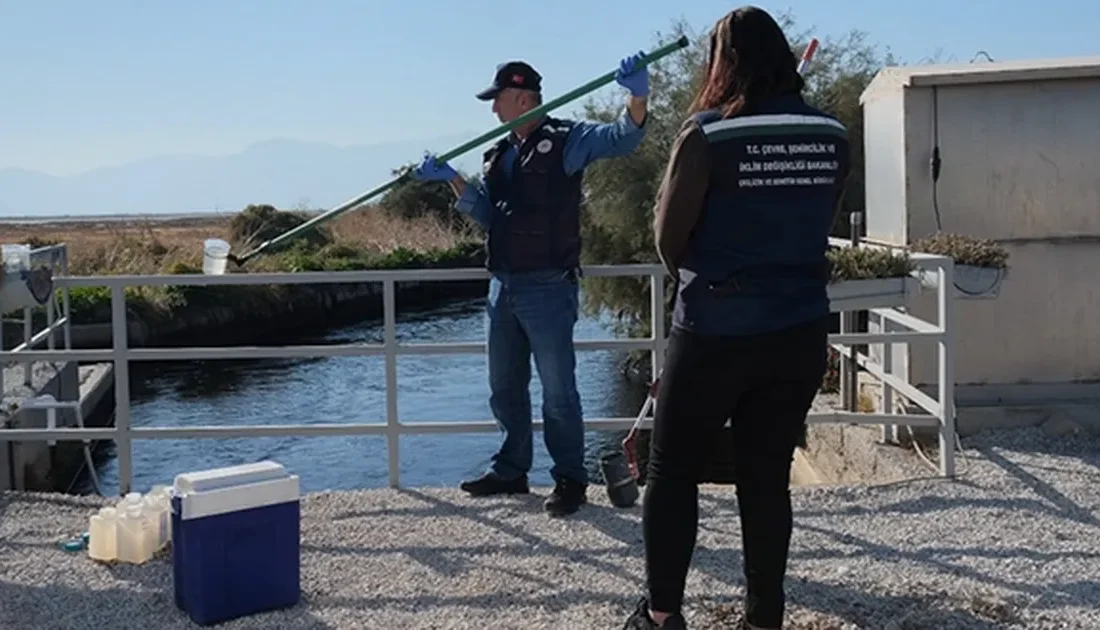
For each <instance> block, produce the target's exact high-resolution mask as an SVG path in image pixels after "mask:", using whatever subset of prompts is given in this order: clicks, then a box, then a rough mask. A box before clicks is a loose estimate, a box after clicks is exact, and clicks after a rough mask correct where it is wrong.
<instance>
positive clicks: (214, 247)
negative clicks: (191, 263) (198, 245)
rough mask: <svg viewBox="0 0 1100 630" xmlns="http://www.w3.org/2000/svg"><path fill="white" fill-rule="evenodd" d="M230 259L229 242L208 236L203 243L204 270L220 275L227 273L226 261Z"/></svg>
mask: <svg viewBox="0 0 1100 630" xmlns="http://www.w3.org/2000/svg"><path fill="white" fill-rule="evenodd" d="M228 260H229V243H226V242H225V241H223V240H221V239H220V238H208V239H206V240H205V241H204V242H203V244H202V272H203V273H205V274H207V275H212V276H220V275H221V274H223V273H225V265H226V261H228Z"/></svg>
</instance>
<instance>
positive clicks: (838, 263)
mask: <svg viewBox="0 0 1100 630" xmlns="http://www.w3.org/2000/svg"><path fill="white" fill-rule="evenodd" d="M826 258H828V260H829V281H830V282H843V281H845V280H869V279H872V278H901V277H905V276H908V275H909V274H910V273H911V272H912V271H913V270H914V269H915V265H914V264H913V261H912V260H911V259H910V258H909V256H908V255H907V254H905V253H897V252H893V251H891V250H888V249H879V248H874V247H854V248H853V247H834V248H830V249H829V251H828V253H827V255H826Z"/></svg>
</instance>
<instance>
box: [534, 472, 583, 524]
mask: <svg viewBox="0 0 1100 630" xmlns="http://www.w3.org/2000/svg"><path fill="white" fill-rule="evenodd" d="M587 490H588V484H584V483H581V482H579V481H573V480H572V479H561V480H559V481H558V482H557V483H556V484H554V491H553V492H551V493H550V496H549V497H547V498H546V502H545V503H543V507H545V508H546V511H547V512H549V513H550V516H567V515H569V514H572V513H573V512H576V511H577V510H579V509H580V507H581V505H583V504H585V503H587V502H588V494H587Z"/></svg>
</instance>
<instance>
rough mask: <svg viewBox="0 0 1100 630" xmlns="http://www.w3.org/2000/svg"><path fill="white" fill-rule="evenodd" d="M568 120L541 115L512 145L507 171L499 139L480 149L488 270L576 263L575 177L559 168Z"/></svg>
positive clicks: (577, 208)
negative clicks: (487, 207) (489, 207)
mask: <svg viewBox="0 0 1100 630" xmlns="http://www.w3.org/2000/svg"><path fill="white" fill-rule="evenodd" d="M572 128H573V122H572V121H568V120H560V119H557V118H550V117H547V118H546V119H545V120H544V121H543V122H542V124H540V125H539V126H538V127H536V128H535V129H534V130H533V131H532V132H531V134H530V135H529V136H528V137H527V138H525V139H524V141H523V143H522V144H521V145H520V146H519V148H518V150H517V152H516V153H517V155H516V159H515V161H514V162H513V165H512V172H511V173H506V172H504V170H503V166H502V165H501V164H500V159H501V156H502V155H503V154H504V152H505V150H506V149H507V148H508V147H509V143H510V142H511V140H510V139H509V138H502V139H501V140H500V141H498V142H497V143H496V144H495V145H493V146H492V147H491V148H490V149H489V150H488V151H486V152H485V154H484V159H483V177H484V181H485V188H486V190H487V191H488V193H489V200H490V202H491V203H492V204H493V207H494V214H493V221H492V223H491V224H490V228H489V234H488V238H487V239H486V240H487V244H486V254H487V255H486V261H485V264H486V266H487V267H488V268H489V269H490V270H491V271H502V272H510V273H520V272H527V271H546V270H559V269H562V270H567V269H574V268H576V267H578V266H579V265H580V251H581V234H580V231H581V227H580V207H581V180H582V178H583V177H584V173H583V171H578V172H577V173H575V174H574V175H568V174H566V172H565V166H564V162H563V157H564V153H565V141H566V139H567V138H568V136H569V131H570V130H571V129H572Z"/></svg>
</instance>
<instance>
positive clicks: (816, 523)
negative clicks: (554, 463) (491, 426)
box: [0, 430, 1100, 630]
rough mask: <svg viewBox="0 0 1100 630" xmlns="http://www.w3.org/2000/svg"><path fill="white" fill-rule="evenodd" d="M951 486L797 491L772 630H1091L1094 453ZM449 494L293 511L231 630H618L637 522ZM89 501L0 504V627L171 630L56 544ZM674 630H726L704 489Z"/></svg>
mask: <svg viewBox="0 0 1100 630" xmlns="http://www.w3.org/2000/svg"><path fill="white" fill-rule="evenodd" d="M964 445H965V446H966V447H967V450H966V454H965V455H966V456H965V459H962V460H960V475H961V476H960V479H959V480H958V481H956V482H954V483H952V482H948V481H944V480H934V479H923V480H921V479H917V480H912V481H907V482H904V483H896V484H892V485H884V486H870V487H869V486H864V487H846V488H840V487H837V488H829V487H815V488H797V489H795V491H794V501H795V509H796V514H795V523H796V530H795V534H794V540H793V543H792V550H791V564H790V573H789V579H788V585H789V586H788V597H789V601H790V609H789V610H790V612H789V622H788V625H787V626H786V627H788V628H813V629H827V628H828V629H832V628H845V629H846V628H888V629H892V630H901V629H908V628H936V629H947V628H968V629H983V628H1100V610H1098V606H1097V603H1098V602H1100V468H1098V465H1100V441H1097V440H1091V441H1088V440H1080V439H1078V440H1076V441H1075V440H1067V439H1055V438H1051V437H1047V436H1045V435H1044V434H1043V433H1042V432H1041V431H1036V430H1015V431H1008V432H998V433H992V434H989V435H985V436H980V437H979V438H976V439H974V440H970V441H968V442H967V443H965V444H964ZM543 495H545V489H539V490H538V492H537V493H536V494H535V495H531V496H529V497H526V498H499V499H489V500H479V501H473V500H469V499H466V498H464V497H463V496H461V495H460V493H459V492H457V491H455V490H452V489H410V490H372V491H360V492H335V493H320V494H312V495H307V496H306V497H304V498H303V516H302V528H303V540H302V580H303V602H302V604H301V605H299V606H298V607H296V608H294V609H291V610H287V611H281V612H276V613H268V614H264V615H258V616H255V617H252V618H247V619H241V620H237V621H234V622H230V623H227V624H225V625H224V626H222V627H224V628H226V629H235V628H268V629H271V628H380V629H381V628H385V629H390V628H421V629H431V628H435V629H443V628H522V629H529V628H570V629H572V628H577V629H582V630H584V629H602V628H607V629H612V628H620V627H621V626H622V622H623V617H624V615H625V613H626V611H627V609H628V608H629V607H630V606H631V605H632V604H633V603H634V602H635V601H636V598H637V596H638V595H639V593H640V592H641V588H642V585H643V576H644V572H643V550H642V542H641V535H640V528H639V518H640V508H639V507H634V508H632V509H626V510H620V509H615V508H612V507H609V506H608V505H607V503H606V498H605V496H604V494H603V491H602V488H592V489H590V498H591V499H592V501H593V504H591V505H589V506H586V507H585V508H584V509H583V510H582V511H581V512H580V513H578V514H577V515H576V516H575V517H574V518H572V519H569V520H551V519H548V518H546V517H545V516H544V515H543V514H542V512H541V506H540V501H541V497H542V496H543ZM101 501H102V499H96V498H91V497H88V498H84V497H66V496H59V495H27V494H8V495H6V496H3V498H2V499H0V627H2V628H5V629H9V628H10V629H13V630H14V629H23V628H27V629H30V628H50V629H54V630H64V629H68V628H119V629H121V628H144V627H153V628H158V629H161V628H164V629H168V628H186V627H193V626H191V625H190V623H189V622H188V621H187V619H186V618H185V616H184V615H183V614H182V613H180V612H179V611H177V610H176V609H175V608H174V605H173V599H172V582H171V572H170V565H169V564H168V561H167V560H166V558H165V557H163V556H162V557H160V558H158V559H156V560H154V561H153V562H151V563H149V564H146V565H143V566H129V565H119V566H104V565H100V564H97V563H95V562H92V561H90V560H89V559H87V557H86V556H84V555H83V554H72V553H66V552H64V551H62V550H60V549H59V548H58V546H57V542H58V541H59V540H61V539H63V538H65V537H67V536H71V535H72V534H73V533H74V532H79V531H81V530H82V529H83V527H84V526H85V523H86V519H87V517H88V516H89V515H90V514H91V513H93V511H94V509H95V506H96V505H97V504H98V503H99V502H101ZM702 510H703V518H702V522H701V527H700V531H699V542H698V546H697V548H696V553H695V561H694V568H693V571H692V573H691V575H690V577H689V585H688V591H689V602H688V613H689V615H690V621H689V623H690V624H691V627H692V628H722V627H732V622H731V621H730V620H731V619H732V618H733V617H734V614H733V613H731V606H735V605H736V602H737V601H738V599H739V597H740V593H741V584H742V579H741V574H740V558H741V554H740V543H741V541H740V533H739V523H738V518H737V513H736V502H735V500H734V498H733V495H732V492H731V489H730V488H711V487H708V488H705V489H704V493H703V498H702Z"/></svg>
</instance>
